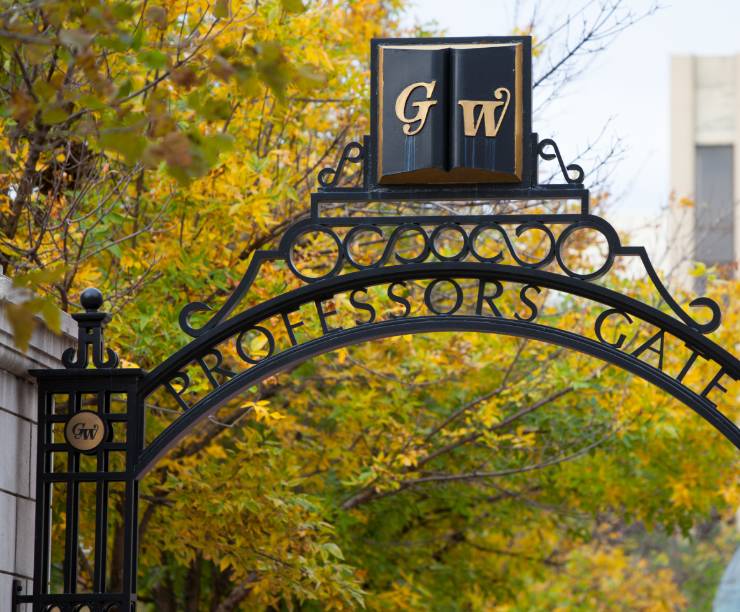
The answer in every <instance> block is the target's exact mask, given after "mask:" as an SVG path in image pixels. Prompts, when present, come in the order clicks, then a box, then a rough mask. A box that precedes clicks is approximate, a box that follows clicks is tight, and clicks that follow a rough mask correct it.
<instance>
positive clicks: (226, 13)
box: [213, 0, 231, 19]
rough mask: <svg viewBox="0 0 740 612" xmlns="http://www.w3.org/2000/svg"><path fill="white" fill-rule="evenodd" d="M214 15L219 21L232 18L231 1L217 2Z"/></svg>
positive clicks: (222, 0)
mask: <svg viewBox="0 0 740 612" xmlns="http://www.w3.org/2000/svg"><path fill="white" fill-rule="evenodd" d="M213 14H214V15H215V16H216V17H218V18H219V19H228V18H229V17H231V0H216V4H215V5H214V6H213Z"/></svg>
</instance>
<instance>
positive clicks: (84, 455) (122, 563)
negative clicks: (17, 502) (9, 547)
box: [13, 289, 144, 612]
mask: <svg viewBox="0 0 740 612" xmlns="http://www.w3.org/2000/svg"><path fill="white" fill-rule="evenodd" d="M80 302H81V304H82V306H83V307H84V308H85V312H84V313H78V314H74V315H72V317H73V318H74V319H75V320H76V321H77V323H78V327H79V340H78V347H77V351H76V353H75V349H68V350H67V351H65V353H64V355H63V356H62V361H63V363H64V365H65V366H66V369H58V370H33V371H32V372H31V374H33V375H34V376H35V377H36V379H37V380H38V443H37V453H36V456H37V464H36V519H35V524H36V528H35V545H34V576H33V593H31V594H21V593H20V592H18V591H16V592H14V597H13V612H16V610H18V609H19V608H18V606H20V605H22V604H29V603H30V604H32V607H33V610H34V611H36V610H59V611H60V612H67V611H70V612H71V611H72V610H79V609H83V610H84V609H89V610H101V611H106V612H107V611H111V612H112V611H116V612H131V611H133V610H134V609H135V606H136V603H135V602H136V559H137V525H138V522H137V509H138V480H137V479H136V478H135V476H134V466H135V464H136V460H137V458H138V455H139V453H140V451H141V448H142V438H143V425H144V423H143V410H142V407H141V405H140V400H139V394H138V388H139V381H140V379H141V377H142V375H143V372H142V371H141V370H140V369H138V368H127V369H117V368H116V366H117V365H118V356H117V355H116V354H115V353H114V352H113V351H112V350H111V349H104V342H103V327H104V325H105V323H106V322H107V321H109V320H110V316H109V315H108V314H107V313H104V312H98V309H99V308H100V307H101V306H102V303H103V297H102V295H101V294H100V292H99V291H98V290H97V289H87V290H85V291H84V292H83V293H82V296H81V300H80ZM90 358H92V365H94V366H95V368H96V369H88V365H89V361H90ZM114 513H117V514H118V516H114ZM85 606H87V608H85Z"/></svg>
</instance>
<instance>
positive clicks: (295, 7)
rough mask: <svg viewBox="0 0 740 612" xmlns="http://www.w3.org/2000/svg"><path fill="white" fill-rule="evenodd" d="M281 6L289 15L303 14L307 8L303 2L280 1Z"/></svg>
mask: <svg viewBox="0 0 740 612" xmlns="http://www.w3.org/2000/svg"><path fill="white" fill-rule="evenodd" d="M280 4H282V5H283V8H284V9H285V11H286V12H288V13H303V12H305V10H306V6H305V5H304V4H303V2H302V1H301V0H280Z"/></svg>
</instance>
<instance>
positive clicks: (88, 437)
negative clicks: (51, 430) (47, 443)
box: [64, 410, 108, 453]
mask: <svg viewBox="0 0 740 612" xmlns="http://www.w3.org/2000/svg"><path fill="white" fill-rule="evenodd" d="M107 429H108V428H107V427H106V424H105V421H104V420H103V419H101V418H100V416H99V415H98V413H96V412H92V411H90V410H81V411H80V412H77V413H76V414H73V415H72V416H71V417H70V418H69V420H68V421H67V424H66V425H65V426H64V439H65V440H66V441H67V444H69V445H70V446H71V447H72V448H74V449H75V450H78V451H80V452H82V453H92V452H93V451H95V449H97V448H98V446H100V445H101V444H102V443H103V441H104V440H105V438H106V434H107V433H108V431H107Z"/></svg>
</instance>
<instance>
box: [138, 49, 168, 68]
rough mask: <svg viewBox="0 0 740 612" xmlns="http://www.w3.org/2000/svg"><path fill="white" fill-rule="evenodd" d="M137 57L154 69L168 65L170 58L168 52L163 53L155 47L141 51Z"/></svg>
mask: <svg viewBox="0 0 740 612" xmlns="http://www.w3.org/2000/svg"><path fill="white" fill-rule="evenodd" d="M137 57H138V59H139V61H140V62H141V63H142V64H144V65H145V66H146V67H147V68H151V69H152V70H163V69H164V68H166V67H167V62H168V60H169V58H168V56H167V54H166V53H162V52H161V51H157V50H155V49H150V50H147V51H141V52H139V54H138V55H137Z"/></svg>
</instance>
